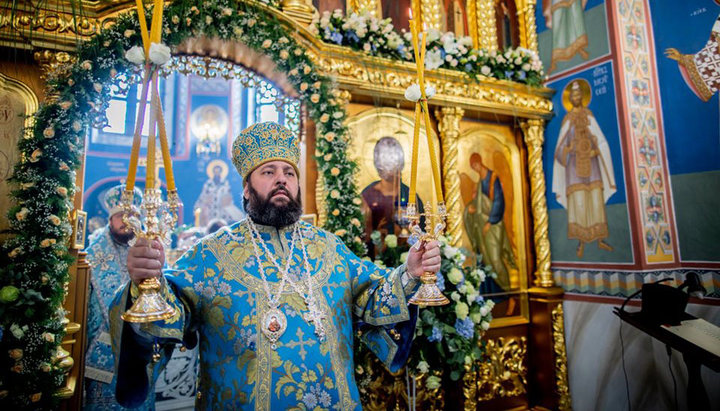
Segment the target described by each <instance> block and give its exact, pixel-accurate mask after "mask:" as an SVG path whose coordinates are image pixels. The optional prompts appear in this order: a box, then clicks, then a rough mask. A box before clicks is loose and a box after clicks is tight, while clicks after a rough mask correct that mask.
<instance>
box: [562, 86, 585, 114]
mask: <svg viewBox="0 0 720 411" xmlns="http://www.w3.org/2000/svg"><path fill="white" fill-rule="evenodd" d="M573 84H577V85H578V87H580V92H581V93H582V105H583V107H587V106H588V105H590V100H592V90H591V89H590V83H588V81H587V80H585V79H584V78H578V79H575V80H573V81H571V82H569V83H567V85H566V86H565V88H564V89H563V92H562V105H563V107H565V111H570V110H572V103H571V102H570V90H572V87H573Z"/></svg>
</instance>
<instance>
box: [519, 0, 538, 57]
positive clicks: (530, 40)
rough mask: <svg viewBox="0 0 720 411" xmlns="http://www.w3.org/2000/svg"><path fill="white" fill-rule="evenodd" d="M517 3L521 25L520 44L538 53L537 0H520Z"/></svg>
mask: <svg viewBox="0 0 720 411" xmlns="http://www.w3.org/2000/svg"><path fill="white" fill-rule="evenodd" d="M516 4H517V10H518V12H517V15H518V23H519V26H520V45H521V46H522V47H525V48H526V49H530V50H532V51H534V52H536V53H537V51H538V39H537V27H536V23H535V4H536V0H520V1H518V2H517V3H516Z"/></svg>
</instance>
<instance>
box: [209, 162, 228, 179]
mask: <svg viewBox="0 0 720 411" xmlns="http://www.w3.org/2000/svg"><path fill="white" fill-rule="evenodd" d="M215 167H220V170H221V171H220V177H221V178H222V179H223V180H225V178H226V177H227V175H228V165H227V163H225V162H224V161H222V160H213V161H211V162H210V163H208V165H207V167H206V168H205V172H206V173H207V176H208V178H210V179H212V178H213V176H214V175H215V174H214V173H213V169H214V168H215Z"/></svg>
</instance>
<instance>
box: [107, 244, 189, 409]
mask: <svg viewBox="0 0 720 411" xmlns="http://www.w3.org/2000/svg"><path fill="white" fill-rule="evenodd" d="M201 249H202V245H201V244H198V245H197V246H195V247H193V248H192V249H190V250H189V251H188V252H186V253H185V254H184V255H183V256H182V257H181V258H180V259H179V260H178V261H177V263H176V264H175V266H176V267H177V268H176V269H172V270H169V269H168V270H163V274H164V277H163V278H161V282H162V283H163V287H162V291H161V292H162V294H163V297H164V298H165V299H166V301H167V302H168V303H169V304H170V305H171V306H173V308H175V315H174V316H173V317H171V318H169V319H167V320H160V321H155V322H152V323H144V324H131V323H128V322H125V321H123V320H122V318H121V317H120V316H121V314H122V313H123V312H125V311H126V310H127V309H128V308H130V306H132V303H133V302H134V301H135V299H136V298H137V293H138V289H137V286H136V285H135V284H133V283H132V282H129V283H128V284H127V285H126V286H125V287H123V288H122V289H120V290H118V293H117V294H116V295H115V299H114V300H113V302H112V304H111V306H110V313H109V315H110V336H111V338H112V348H113V352H114V354H115V372H116V375H117V386H116V397H117V401H118V403H120V404H121V405H123V406H125V407H131V408H132V407H137V406H139V405H141V404H142V403H143V402H144V401H145V399H146V397H147V395H148V392H149V390H150V387H152V386H153V384H154V381H155V378H157V376H158V374H159V373H160V371H161V370H162V369H163V368H164V367H165V365H166V364H167V362H168V361H169V360H170V357H171V356H172V352H173V350H174V348H175V344H178V343H183V344H184V345H185V346H187V347H188V348H194V347H195V345H196V344H197V333H196V330H197V326H196V324H195V318H196V313H197V312H198V307H197V305H198V302H199V298H198V295H197V294H196V293H195V290H194V289H193V286H192V284H193V282H194V281H193V276H194V275H200V276H202V275H203V274H202V273H203V260H202V250H201ZM156 343H157V344H158V345H159V346H160V349H161V352H160V354H161V360H160V361H158V362H157V363H153V362H152V356H153V345H154V344H156Z"/></svg>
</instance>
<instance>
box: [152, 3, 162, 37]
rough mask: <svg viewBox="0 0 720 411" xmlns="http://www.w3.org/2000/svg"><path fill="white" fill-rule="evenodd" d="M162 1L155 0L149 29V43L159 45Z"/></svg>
mask: <svg viewBox="0 0 720 411" xmlns="http://www.w3.org/2000/svg"><path fill="white" fill-rule="evenodd" d="M162 18H163V0H155V7H154V8H153V17H152V27H151V29H150V42H152V43H159V42H160V38H161V37H162Z"/></svg>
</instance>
